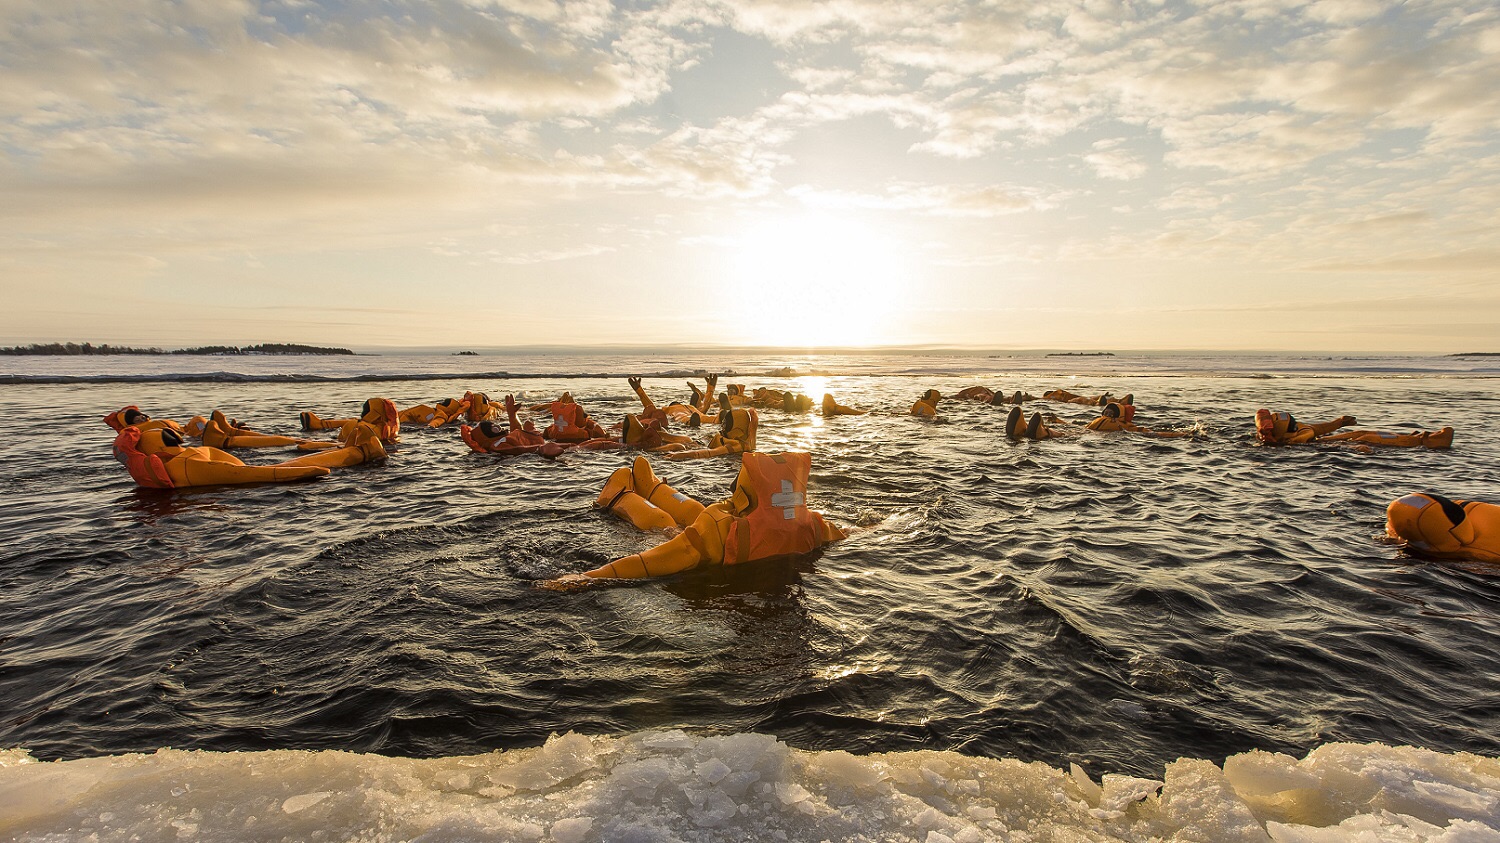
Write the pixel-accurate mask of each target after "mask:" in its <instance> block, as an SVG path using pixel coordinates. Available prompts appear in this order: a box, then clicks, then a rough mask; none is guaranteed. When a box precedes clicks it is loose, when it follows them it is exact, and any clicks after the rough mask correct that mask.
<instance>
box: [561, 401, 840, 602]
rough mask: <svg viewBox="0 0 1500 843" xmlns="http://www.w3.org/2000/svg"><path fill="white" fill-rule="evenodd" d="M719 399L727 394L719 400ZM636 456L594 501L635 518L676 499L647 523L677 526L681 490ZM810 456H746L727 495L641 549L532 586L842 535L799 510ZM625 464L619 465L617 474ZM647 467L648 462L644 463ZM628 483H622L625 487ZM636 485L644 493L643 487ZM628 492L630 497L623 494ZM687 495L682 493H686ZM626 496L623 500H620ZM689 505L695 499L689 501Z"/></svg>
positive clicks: (787, 548)
mask: <svg viewBox="0 0 1500 843" xmlns="http://www.w3.org/2000/svg"><path fill="white" fill-rule="evenodd" d="M724 400H725V402H726V403H727V400H728V396H727V395H726V396H725V398H724ZM641 461H642V460H641V459H637V460H636V466H633V467H632V469H631V470H630V475H629V476H628V479H627V478H624V477H622V476H621V474H620V472H619V471H617V472H615V474H614V475H611V477H610V480H609V482H608V483H606V484H605V493H601V495H600V500H601V501H602V500H603V499H604V498H605V496H606V494H610V496H611V501H609V502H607V503H601V504H600V505H601V506H608V508H610V509H611V511H613V512H615V513H616V514H617V515H620V516H621V517H624V518H626V520H630V521H631V522H632V523H636V522H635V519H636V518H640V517H642V516H641V515H640V512H641V511H645V510H643V509H642V508H641V506H640V504H642V503H645V504H647V505H652V504H651V503H650V502H651V501H652V500H657V501H661V502H662V503H663V504H665V503H666V501H668V500H673V501H677V503H678V505H679V506H675V507H674V508H673V509H671V510H668V509H666V508H665V507H663V508H661V511H662V513H663V516H664V517H654V516H653V517H652V521H651V522H650V523H653V524H660V525H665V526H670V524H667V522H669V521H670V522H671V524H678V523H681V522H679V521H678V519H679V518H686V517H688V515H689V514H690V513H691V512H692V509H691V508H690V507H688V506H686V505H682V501H680V500H678V499H679V497H680V498H686V496H685V495H680V493H678V492H676V491H675V490H673V489H672V488H671V487H670V486H667V485H666V484H665V483H663V482H662V481H661V480H660V479H659V478H656V476H655V475H654V474H649V475H648V476H644V477H643V476H640V475H639V473H638V472H639V468H638V467H639V464H640V463H641ZM811 465H812V458H811V457H810V456H809V455H807V454H805V453H800V452H787V453H782V454H762V453H747V454H745V455H744V459H743V462H742V463H741V465H740V472H739V475H738V476H737V477H736V478H735V481H734V485H733V487H732V488H731V490H730V496H729V497H728V498H727V499H725V500H722V501H719V502H718V503H714V504H711V505H709V506H706V507H702V508H701V511H698V512H696V514H693V515H692V521H691V522H690V523H689V524H687V525H686V526H685V528H684V529H683V531H682V532H681V533H678V534H677V535H676V536H674V537H673V538H671V539H668V540H667V541H666V542H664V543H662V544H660V545H657V546H656V547H654V548H651V549H650V550H647V551H645V552H643V553H637V554H634V555H631V556H626V557H624V558H622V559H616V560H614V561H612V562H610V563H608V564H606V565H602V566H600V567H598V568H595V569H594V570H592V571H585V572H583V573H581V574H567V575H564V576H562V577H558V578H556V579H552V580H547V581H545V582H541V583H538V585H539V586H540V587H542V588H548V589H552V590H555V591H570V590H574V589H577V588H581V587H583V586H585V585H587V584H589V583H591V582H592V581H594V580H598V579H642V578H645V577H661V576H667V575H669V574H676V573H679V572H681V571H686V570H688V569H690V568H696V567H698V566H700V565H725V566H729V565H740V564H744V563H747V562H756V561H759V560H763V559H771V558H775V557H779V556H794V555H800V554H805V553H811V552H812V551H814V550H817V549H818V548H820V547H823V546H824V545H827V544H832V543H833V542H837V541H840V540H842V539H843V538H845V537H846V534H845V533H844V531H843V530H841V529H840V528H839V527H838V526H837V525H835V524H831V523H829V522H828V521H826V520H825V519H824V518H823V516H822V515H821V514H819V513H817V512H814V511H813V510H811V509H808V508H807V479H808V474H809V472H810V469H811ZM624 470H625V469H621V471H624ZM646 471H647V472H649V471H650V468H649V465H648V466H647V467H646ZM626 486H628V487H629V488H625V487H626ZM642 490H644V493H643V491H642ZM631 495H634V496H635V497H634V498H631V497H630V496H631ZM686 499H687V500H691V499H690V498H686ZM627 500H628V501H630V502H629V503H628V504H625V503H624V502H625V501H627ZM694 503H696V501H695V502H694Z"/></svg>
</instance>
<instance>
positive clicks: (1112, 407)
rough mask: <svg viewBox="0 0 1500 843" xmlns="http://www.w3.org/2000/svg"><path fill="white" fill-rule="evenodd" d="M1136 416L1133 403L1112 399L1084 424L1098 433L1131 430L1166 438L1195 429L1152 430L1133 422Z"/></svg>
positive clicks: (1188, 433) (1190, 434)
mask: <svg viewBox="0 0 1500 843" xmlns="http://www.w3.org/2000/svg"><path fill="white" fill-rule="evenodd" d="M1134 416H1135V407H1134V406H1133V405H1130V404H1116V403H1115V402H1113V401H1111V402H1109V403H1108V404H1105V405H1104V409H1103V410H1102V411H1101V412H1100V413H1099V416H1098V417H1097V418H1095V419H1094V420H1093V421H1091V422H1089V423H1088V424H1086V425H1084V428H1085V429H1087V430H1092V431H1094V432H1096V433H1117V432H1120V431H1129V432H1130V433H1139V434H1142V435H1145V436H1159V437H1162V438H1164V439H1171V438H1176V437H1179V436H1192V435H1193V431H1191V430H1152V429H1151V428H1149V427H1141V426H1140V425H1137V424H1133V423H1131V421H1130V420H1131V418H1133V417H1134Z"/></svg>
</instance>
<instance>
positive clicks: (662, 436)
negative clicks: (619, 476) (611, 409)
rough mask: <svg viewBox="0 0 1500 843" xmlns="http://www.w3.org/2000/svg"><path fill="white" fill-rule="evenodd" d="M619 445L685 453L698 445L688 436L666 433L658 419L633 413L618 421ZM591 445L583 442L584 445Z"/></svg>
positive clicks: (662, 423)
mask: <svg viewBox="0 0 1500 843" xmlns="http://www.w3.org/2000/svg"><path fill="white" fill-rule="evenodd" d="M619 441H620V444H621V445H624V446H625V447H627V448H639V449H640V450H642V451H659V452H666V451H686V450H688V449H690V448H692V447H693V446H694V445H696V444H698V443H696V442H694V441H693V439H692V437H690V436H683V435H682V434H680V433H668V432H667V423H666V421H664V420H663V419H660V418H646V417H644V416H638V415H636V414H635V413H626V414H625V418H624V419H622V420H621V421H620V440H619ZM589 444H591V443H589V442H585V443H584V445H586V446H587V445H589Z"/></svg>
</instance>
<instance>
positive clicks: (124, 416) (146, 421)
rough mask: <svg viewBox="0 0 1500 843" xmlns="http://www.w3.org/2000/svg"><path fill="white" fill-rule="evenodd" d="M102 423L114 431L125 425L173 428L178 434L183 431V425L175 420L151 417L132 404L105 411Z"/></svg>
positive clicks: (141, 427)
mask: <svg viewBox="0 0 1500 843" xmlns="http://www.w3.org/2000/svg"><path fill="white" fill-rule="evenodd" d="M104 423H105V424H107V425H109V427H110V429H111V430H113V431H114V432H116V433H119V432H120V431H122V430H124V429H125V428H127V427H138V428H140V429H141V430H161V429H163V428H165V429H167V430H175V431H177V433H179V434H182V433H184V432H185V431H184V429H183V426H182V425H180V424H178V423H177V422H175V421H172V420H171V419H153V418H151V416H149V415H147V414H146V413H143V412H141V408H140V407H137V406H136V405H134V404H131V405H130V406H128V407H121V408H120V409H118V410H116V411H114V412H113V413H106V414H105V416H104Z"/></svg>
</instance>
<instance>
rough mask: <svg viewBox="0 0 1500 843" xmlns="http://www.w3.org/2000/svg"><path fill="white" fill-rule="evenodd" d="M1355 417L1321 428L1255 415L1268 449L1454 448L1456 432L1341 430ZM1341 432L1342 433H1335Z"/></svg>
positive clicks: (1270, 415)
mask: <svg viewBox="0 0 1500 843" xmlns="http://www.w3.org/2000/svg"><path fill="white" fill-rule="evenodd" d="M1354 423H1355V418H1354V417H1353V416H1339V417H1338V418H1336V419H1334V420H1333V421H1327V422H1321V423H1318V424H1303V423H1301V422H1299V421H1297V420H1296V418H1295V417H1293V416H1292V414H1291V413H1273V412H1272V411H1270V410H1266V409H1260V410H1256V411H1255V436H1256V438H1257V439H1259V440H1260V441H1262V442H1264V443H1266V444H1268V445H1305V444H1307V443H1309V442H1317V443H1324V442H1347V443H1351V444H1355V445H1370V446H1376V447H1383V448H1434V449H1441V448H1451V447H1453V428H1451V427H1444V428H1443V429H1441V430H1435V431H1421V430H1414V431H1412V432H1411V433H1386V432H1384V431H1379V430H1343V431H1340V430H1339V428H1342V427H1346V426H1348V425H1351V424H1354ZM1335 431H1338V432H1335Z"/></svg>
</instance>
